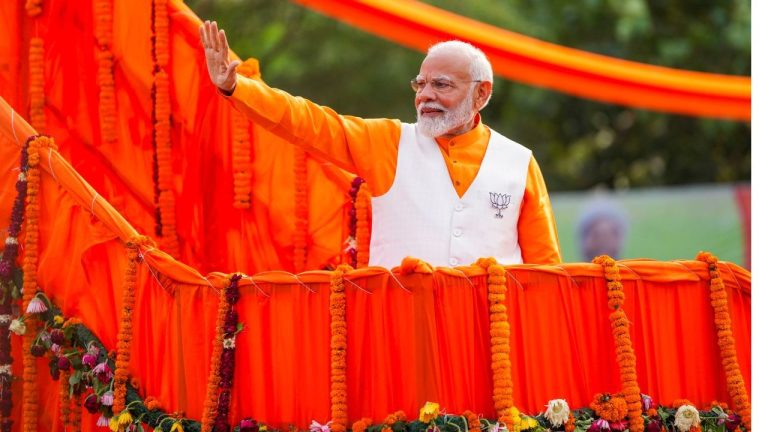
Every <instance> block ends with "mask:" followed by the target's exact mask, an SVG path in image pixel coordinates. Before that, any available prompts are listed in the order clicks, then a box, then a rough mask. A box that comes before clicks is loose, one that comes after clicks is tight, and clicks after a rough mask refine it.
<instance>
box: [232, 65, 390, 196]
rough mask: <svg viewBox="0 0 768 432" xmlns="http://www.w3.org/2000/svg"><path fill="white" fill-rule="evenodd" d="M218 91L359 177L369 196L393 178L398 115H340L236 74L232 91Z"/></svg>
mask: <svg viewBox="0 0 768 432" xmlns="http://www.w3.org/2000/svg"><path fill="white" fill-rule="evenodd" d="M222 94H223V93H222ZM223 95H224V96H225V97H227V98H228V99H229V100H230V101H231V102H232V104H233V105H234V106H235V108H236V109H237V110H238V111H240V112H241V113H243V114H244V115H245V116H246V117H248V118H249V119H250V120H252V121H253V122H255V123H256V124H258V125H259V126H261V127H263V128H265V129H267V130H269V131H270V132H272V133H274V134H275V135H277V136H278V137H280V138H282V139H284V140H285V141H288V142H289V143H292V144H295V145H298V146H300V147H301V148H303V149H304V150H306V151H308V152H309V153H311V154H313V155H315V156H319V157H320V158H322V159H324V160H327V161H329V162H331V163H333V164H334V165H336V166H338V167H340V168H342V169H345V170H347V171H350V172H352V173H355V174H357V175H359V176H360V177H363V178H364V179H365V180H366V182H367V183H368V186H369V188H370V190H371V193H372V195H373V196H379V195H382V194H384V193H385V192H386V191H387V190H388V189H389V188H390V186H391V185H392V183H393V182H394V179H395V167H396V165H397V145H398V142H399V141H400V121H399V120H393V119H363V118H360V117H354V116H348V115H340V114H337V113H336V112H335V111H333V110H332V109H330V108H328V107H323V106H320V105H317V104H315V103H313V102H311V101H309V100H307V99H304V98H301V97H296V96H292V95H290V94H288V93H287V92H284V91H282V90H278V89H274V88H272V87H270V86H268V85H267V84H265V83H264V82H263V81H260V80H256V79H250V78H246V77H243V76H241V75H238V76H237V84H236V85H235V90H234V92H233V93H232V95H231V96H227V95H226V94H223Z"/></svg>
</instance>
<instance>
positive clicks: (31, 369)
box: [21, 135, 56, 432]
mask: <svg viewBox="0 0 768 432" xmlns="http://www.w3.org/2000/svg"><path fill="white" fill-rule="evenodd" d="M43 148H47V149H49V150H53V149H55V148H56V145H55V144H54V143H53V139H52V138H49V137H47V136H43V135H38V136H33V137H30V138H29V139H28V140H27V156H28V164H29V168H28V170H27V196H26V203H27V206H26V215H25V219H26V220H27V229H26V235H25V238H24V266H23V269H24V279H23V285H22V292H23V297H22V310H23V311H26V313H28V314H30V313H31V314H34V313H35V312H36V311H38V310H39V306H38V304H37V302H35V301H34V300H35V299H36V298H37V293H38V287H37V258H38V236H39V228H38V222H39V215H40V197H39V191H40V149H43ZM38 301H39V300H38ZM25 324H26V327H27V331H26V332H25V333H24V335H23V336H22V352H23V353H24V355H23V358H22V362H23V364H24V371H23V374H22V380H23V384H22V388H23V391H24V397H23V402H22V409H21V410H22V430H23V431H24V432H33V431H36V430H37V416H38V404H37V371H36V369H35V359H34V357H32V354H31V348H32V344H33V343H34V338H35V333H36V320H35V318H34V315H32V318H31V319H28V320H27V321H25Z"/></svg>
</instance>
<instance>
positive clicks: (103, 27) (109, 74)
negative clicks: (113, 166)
mask: <svg viewBox="0 0 768 432" xmlns="http://www.w3.org/2000/svg"><path fill="white" fill-rule="evenodd" d="M93 7H94V15H95V16H94V21H95V24H94V28H95V33H96V42H97V44H98V53H97V54H96V58H97V59H98V63H99V70H98V83H99V129H100V130H101V139H102V142H104V143H105V144H109V143H113V142H114V141H116V140H117V133H116V130H115V129H116V126H117V102H116V98H115V76H114V72H113V67H114V56H113V54H112V50H111V47H110V45H111V43H112V24H113V21H112V0H95V1H94V6H93Z"/></svg>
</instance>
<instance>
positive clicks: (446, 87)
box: [411, 78, 482, 93]
mask: <svg viewBox="0 0 768 432" xmlns="http://www.w3.org/2000/svg"><path fill="white" fill-rule="evenodd" d="M459 82H462V83H470V82H482V80H471V81H459ZM429 85H430V86H432V90H434V91H435V92H436V93H448V92H449V91H451V90H453V89H455V88H456V84H455V83H454V82H453V81H451V80H449V79H445V78H435V79H433V80H431V81H429ZM426 86H427V80H425V79H422V78H414V79H412V80H411V88H412V89H413V91H415V92H416V93H419V92H421V91H423V90H424V87H426Z"/></svg>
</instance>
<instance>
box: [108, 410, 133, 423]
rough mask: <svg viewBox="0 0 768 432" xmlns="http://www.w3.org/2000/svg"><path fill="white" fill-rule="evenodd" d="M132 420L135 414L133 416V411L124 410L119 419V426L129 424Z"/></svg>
mask: <svg viewBox="0 0 768 432" xmlns="http://www.w3.org/2000/svg"><path fill="white" fill-rule="evenodd" d="M112 418H114V417H112ZM132 422H133V416H131V413H130V412H129V411H128V410H123V412H121V413H120V417H118V419H117V424H118V426H128V425H129V424H131V423H132Z"/></svg>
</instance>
